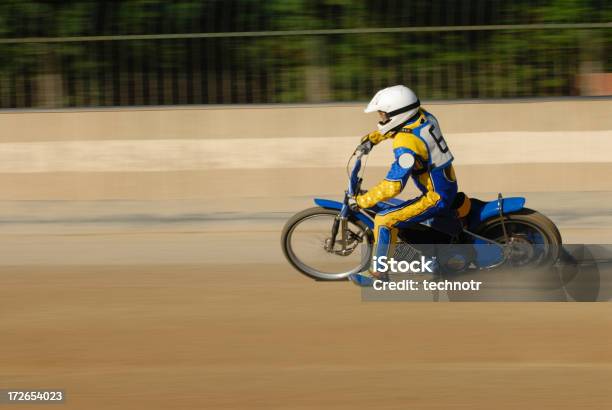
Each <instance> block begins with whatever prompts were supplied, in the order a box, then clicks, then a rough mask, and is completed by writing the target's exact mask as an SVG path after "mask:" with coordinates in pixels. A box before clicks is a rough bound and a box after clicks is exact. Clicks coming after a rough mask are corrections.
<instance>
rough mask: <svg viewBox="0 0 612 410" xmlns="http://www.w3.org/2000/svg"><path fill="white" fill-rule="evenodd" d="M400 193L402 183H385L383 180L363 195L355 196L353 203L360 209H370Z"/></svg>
mask: <svg viewBox="0 0 612 410" xmlns="http://www.w3.org/2000/svg"><path fill="white" fill-rule="evenodd" d="M400 192H402V183H401V182H399V181H387V180H386V179H383V180H382V181H380V182H379V183H378V185H376V186H375V187H374V188H372V189H370V190H369V191H368V192H366V193H365V194H363V195H357V197H355V201H357V205H359V207H360V208H370V207H373V206H374V205H376V204H377V203H379V202H381V201H386V200H387V199H389V198H393V197H394V196H396V195H397V194H399V193H400Z"/></svg>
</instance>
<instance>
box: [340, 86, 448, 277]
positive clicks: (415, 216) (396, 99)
mask: <svg viewBox="0 0 612 410" xmlns="http://www.w3.org/2000/svg"><path fill="white" fill-rule="evenodd" d="M375 111H378V114H379V115H380V122H379V123H378V130H377V131H374V132H372V133H370V134H368V135H366V136H365V137H363V138H362V141H361V145H360V146H359V148H358V149H360V150H362V151H363V152H365V153H368V152H369V151H370V150H371V149H372V147H373V146H374V145H376V144H378V143H379V142H381V141H383V140H386V139H393V154H394V157H395V161H394V162H393V163H392V164H391V168H390V169H389V172H388V173H387V176H386V178H385V179H384V180H382V181H381V182H380V183H378V184H377V185H376V186H374V187H373V188H371V189H370V190H368V191H367V192H365V193H362V194H360V195H357V196H356V197H355V198H354V199H352V200H351V201H350V203H351V206H353V207H359V208H364V209H365V208H371V207H373V206H375V205H376V204H377V203H379V202H383V201H385V200H388V199H390V198H393V197H395V196H397V195H398V194H399V193H400V192H401V191H402V190H403V189H404V187H405V185H406V182H407V181H408V179H409V177H412V179H413V181H414V184H415V185H416V187H417V188H418V189H419V190H420V191H421V195H420V196H419V197H417V198H414V199H411V200H408V201H405V202H403V203H401V204H400V205H395V206H386V207H385V208H384V209H383V210H380V211H378V212H377V214H376V217H375V219H374V242H375V244H374V251H375V252H374V256H376V257H381V256H387V257H390V256H391V255H390V251H391V249H392V248H393V245H394V244H395V242H396V240H397V232H398V226H399V225H401V224H411V223H417V222H422V221H425V220H427V219H429V218H431V217H433V216H435V215H438V214H442V213H446V212H449V210H450V207H451V204H452V203H453V200H454V199H455V196H456V195H457V179H456V178H455V172H454V170H453V166H452V161H453V155H452V154H451V152H450V150H449V148H448V145H447V144H446V141H445V140H444V137H443V135H442V131H441V130H440V125H439V124H438V120H437V119H436V117H434V116H433V115H432V114H431V113H429V112H427V111H426V110H425V109H423V107H421V103H420V101H419V99H418V98H417V96H416V94H415V93H414V92H413V91H412V90H411V89H409V88H408V87H406V86H403V85H395V86H393V87H388V88H385V89H382V90H380V91H378V92H377V93H376V95H374V98H372V101H370V103H369V104H368V106H367V107H366V109H365V112H366V113H372V112H375ZM349 278H350V279H351V280H352V281H353V282H354V283H356V284H358V285H360V286H371V285H372V283H373V282H374V280H375V279H382V280H388V276H387V275H386V274H381V273H377V272H375V271H374V269H372V268H370V270H369V272H362V273H359V274H352V275H351V276H350V277H349Z"/></svg>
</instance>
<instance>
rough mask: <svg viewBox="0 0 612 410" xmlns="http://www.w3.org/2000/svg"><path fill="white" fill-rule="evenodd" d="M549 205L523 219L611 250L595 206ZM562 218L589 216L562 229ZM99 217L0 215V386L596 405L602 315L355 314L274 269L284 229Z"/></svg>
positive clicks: (351, 300)
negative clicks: (540, 216)
mask: <svg viewBox="0 0 612 410" xmlns="http://www.w3.org/2000/svg"><path fill="white" fill-rule="evenodd" d="M563 195H565V196H564V198H566V199H565V200H563V201H561V200H560V199H559V198H560V197H554V195H553V196H551V194H546V195H542V196H541V197H538V196H537V195H534V196H533V197H532V198H531V203H532V204H533V206H534V207H536V208H539V209H540V208H541V207H542V206H543V207H544V210H546V211H547V212H549V213H551V216H552V217H553V218H554V219H555V220H556V221H557V222H558V223H559V224H560V226H561V228H562V232H563V233H564V235H565V236H566V237H569V238H572V239H573V240H574V241H578V240H585V241H586V240H588V239H589V238H596V240H597V241H599V242H606V241H608V242H607V243H611V242H609V240H610V235H611V232H612V230H610V226H611V224H610V223H609V219H610V218H609V216H606V215H607V214H605V212H607V211H605V204H606V203H607V199H608V196H609V194H608V193H593V194H589V195H591V196H589V195H587V194H581V195H578V196H576V197H575V198H574V202H571V201H569V199H568V198H567V195H568V194H563ZM585 195H586V196H585ZM570 197H571V195H570ZM570 199H571V198H570ZM580 201H583V202H585V201H586V202H588V203H591V204H592V205H593V208H591V209H587V208H586V207H584V206H583V207H582V209H583V211H582V214H576V213H575V212H574V211H575V208H576V207H575V205H576V204H580V203H581V202H580ZM256 202H257V201H255V203H256ZM305 203H306V200H305V199H299V198H298V199H294V200H292V202H291V203H290V204H285V205H283V206H286V208H287V209H300V208H301V207H302V205H304V204H305ZM177 204H182V205H177ZM111 205H112V206H109V203H107V202H103V203H101V204H99V203H96V202H87V203H71V202H68V203H65V204H62V203H41V204H37V203H30V204H29V205H28V207H25V206H24V204H11V203H3V204H2V211H3V214H4V215H9V216H8V217H7V218H8V220H12V221H19V222H15V223H11V224H7V223H6V221H5V223H4V225H3V226H4V229H3V234H2V239H3V250H2V258H3V261H4V263H3V266H1V267H0V270H1V272H2V286H1V287H0V318H1V322H2V324H3V334H2V339H1V340H2V342H1V345H2V352H3V354H2V359H1V360H0V362H1V367H0V368H1V370H0V386H6V387H10V388H25V389H30V388H63V389H65V390H66V394H67V397H68V401H67V402H66V404H65V405H64V406H62V408H74V409H97V408H99V409H112V408H146V409H167V408H176V409H192V408H193V409H202V408H262V409H268V408H283V409H284V408H346V409H349V408H350V409H352V408H448V407H451V406H452V407H459V408H469V409H473V408H487V409H489V408H518V407H525V408H551V409H552V408H554V409H558V408H605V407H607V406H608V405H609V403H610V402H611V401H612V391H611V390H610V389H609V386H610V383H609V379H610V377H611V376H612V347H611V344H610V337H611V336H612V331H611V330H610V329H611V328H612V316H611V315H610V313H611V309H612V306H611V305H610V304H608V303H440V304H435V303H405V302H404V303H401V302H400V303H372V302H371V303H365V302H362V301H361V299H360V295H359V291H358V290H357V289H356V288H354V287H353V286H351V285H350V284H348V283H331V284H330V283H316V282H312V281H310V280H307V279H305V278H303V277H301V276H300V275H297V274H296V273H295V272H294V271H293V270H292V269H291V268H290V267H289V266H288V265H287V264H286V263H285V262H284V261H283V260H282V259H281V258H280V250H279V247H278V234H279V229H280V226H281V225H282V223H283V220H284V218H285V217H286V216H285V215H286V214H274V215H272V216H269V215H268V216H266V215H267V214H265V213H258V212H257V209H256V210H255V212H254V213H251V214H240V213H230V214H226V215H225V217H221V218H219V219H214V218H213V219H207V217H206V215H204V216H203V215H199V216H198V214H194V213H193V210H194V209H203V208H204V207H203V206H201V205H202V204H198V203H187V205H185V203H183V202H177V203H172V204H169V203H164V204H162V205H160V204H157V206H158V208H159V207H161V208H163V210H164V212H160V210H159V209H156V208H155V206H156V205H155V204H153V205H149V206H143V204H142V203H135V202H129V203H121V202H117V203H112V204H111ZM264 205H265V204H261V207H262V208H263V207H264ZM583 205H584V203H583ZM177 206H178V207H179V208H180V207H183V208H181V209H177V208H176V207H177ZM42 208H44V209H47V210H49V212H48V213H46V214H45V213H43V212H41V209H42ZM161 208H160V209H161ZM584 209H586V210H584ZM135 210H140V212H139V213H137V212H136V211H135ZM209 210H210V209H209ZM251 211H252V210H251ZM572 212H574V213H572ZM43 214H44V215H45V218H47V219H45V218H42V219H41V218H40V217H39V218H38V219H35V218H34V219H32V215H38V216H40V215H43ZM11 215H12V216H11ZM28 215H29V216H28ZM79 215H87V216H88V218H89V219H87V218H85V219H83V218H81V217H80V216H79ZM122 215H123V216H122ZM241 215H243V216H244V217H245V218H248V217H256V220H255V222H252V223H250V224H245V222H244V221H241V220H240V218H241ZM593 215H600V216H599V217H597V218H593ZM28 218H30V219H28ZM224 230H226V231H228V232H227V233H221V232H223V231H224ZM245 231H246V232H247V233H246V234H244V232H245ZM228 249H233V250H234V252H233V253H232V254H231V255H232V256H231V257H232V259H231V260H230V261H229V262H228V263H226V264H220V263H218V261H220V258H221V256H223V255H227V250H228ZM147 261H148V262H147ZM216 261H217V262H216ZM9 407H10V406H7V408H9ZM19 408H22V409H24V408H27V406H19ZM33 408H36V409H38V408H40V407H39V406H35V407H33Z"/></svg>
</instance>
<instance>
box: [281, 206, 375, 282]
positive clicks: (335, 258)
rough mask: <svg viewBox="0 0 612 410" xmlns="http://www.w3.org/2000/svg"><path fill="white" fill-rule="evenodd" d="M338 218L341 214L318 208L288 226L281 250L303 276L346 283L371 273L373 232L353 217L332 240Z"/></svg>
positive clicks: (292, 221)
mask: <svg viewBox="0 0 612 410" xmlns="http://www.w3.org/2000/svg"><path fill="white" fill-rule="evenodd" d="M337 217H338V211H337V210H332V209H325V208H319V207H314V208H310V209H306V210H304V211H302V212H300V213H298V214H296V215H294V216H293V217H292V218H291V219H289V221H287V223H286V224H285V227H284V229H283V233H282V235H281V247H282V249H283V253H284V254H285V257H286V258H287V260H288V261H289V263H291V265H293V267H294V268H296V269H297V270H298V271H299V272H300V273H302V274H304V275H306V276H308V277H310V278H312V279H317V280H344V279H346V278H347V277H348V276H349V275H350V274H352V273H358V272H361V271H363V270H365V269H367V267H368V264H369V263H370V260H371V258H372V242H373V236H372V231H371V230H370V228H368V226H367V225H366V224H365V223H363V222H362V221H360V220H358V219H356V218H354V217H349V218H348V219H347V220H346V224H344V225H343V226H340V228H339V230H338V233H337V235H336V238H335V239H334V240H332V227H333V225H334V222H335V221H336V218H337ZM332 244H333V247H332Z"/></svg>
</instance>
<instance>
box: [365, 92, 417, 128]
mask: <svg viewBox="0 0 612 410" xmlns="http://www.w3.org/2000/svg"><path fill="white" fill-rule="evenodd" d="M420 105H421V102H420V101H419V99H418V98H417V96H416V94H415V93H414V92H413V91H412V90H411V89H410V88H408V87H406V86H403V85H394V86H393V87H388V88H384V89H382V90H380V91H379V92H377V93H376V95H375V96H374V98H372V101H370V103H369V104H368V106H367V107H366V109H365V110H364V112H366V113H369V112H375V111H382V112H384V113H386V114H387V120H386V121H381V122H379V123H378V130H379V131H380V132H381V134H386V133H387V132H389V131H391V130H392V129H394V128H395V127H398V126H400V125H402V124H403V123H405V122H406V121H408V120H409V119H410V118H411V117H412V116H414V115H416V114H417V113H418V111H419V107H420Z"/></svg>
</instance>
